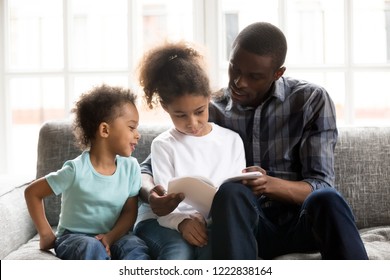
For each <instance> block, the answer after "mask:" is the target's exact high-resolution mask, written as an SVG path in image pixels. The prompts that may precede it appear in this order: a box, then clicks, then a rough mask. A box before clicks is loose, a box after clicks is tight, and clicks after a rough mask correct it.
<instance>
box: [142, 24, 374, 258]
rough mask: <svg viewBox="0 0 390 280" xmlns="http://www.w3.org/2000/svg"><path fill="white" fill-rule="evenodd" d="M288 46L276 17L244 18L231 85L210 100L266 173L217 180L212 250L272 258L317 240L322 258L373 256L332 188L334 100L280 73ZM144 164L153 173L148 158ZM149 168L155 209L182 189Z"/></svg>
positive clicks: (176, 199) (255, 166)
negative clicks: (156, 180) (171, 187)
mask: <svg viewBox="0 0 390 280" xmlns="http://www.w3.org/2000/svg"><path fill="white" fill-rule="evenodd" d="M286 52H287V42H286V39H285V36H284V34H283V33H282V32H281V31H280V30H279V29H278V28H277V27H275V26H273V25H271V24H269V23H262V22H259V23H254V24H251V25H249V26H247V27H246V28H245V29H244V30H242V31H241V32H240V33H239V34H238V36H237V38H236V39H235V41H234V43H233V46H232V52H231V58H230V63H229V86H228V88H225V89H222V90H221V91H220V92H219V95H218V96H216V97H215V98H214V99H213V102H212V104H211V106H210V119H211V121H214V122H216V123H217V124H219V125H221V126H224V127H227V128H229V129H232V130H234V131H236V132H238V133H239V134H240V136H241V137H242V139H243V141H244V144H245V149H246V158H247V166H251V167H250V168H248V170H249V171H253V170H260V171H261V172H262V173H263V174H264V176H262V177H261V178H259V179H255V180H251V181H249V180H248V181H245V182H242V183H243V184H245V185H246V186H248V187H244V186H243V185H242V184H237V183H229V184H224V185H222V186H221V187H220V188H219V190H218V192H217V194H216V196H215V198H214V201H213V207H212V211H211V216H212V220H213V225H212V232H211V242H212V248H213V257H214V258H215V259H256V258H258V257H260V258H263V259H271V258H274V257H277V256H279V255H283V254H287V253H292V252H307V251H313V250H319V251H320V253H321V255H322V258H323V259H368V257H367V253H366V250H365V248H364V245H363V243H362V240H361V238H360V236H359V233H358V230H357V228H356V226H355V222H354V217H353V214H352V211H351V209H350V208H349V206H348V204H347V203H346V201H345V199H344V198H343V197H342V196H341V194H339V193H338V192H337V191H336V190H335V189H334V166H333V165H334V147H335V145H336V141H337V127H336V117H335V109H334V105H333V102H332V100H331V98H330V97H329V95H328V93H327V92H326V90H324V89H323V88H321V87H319V86H316V85H314V84H310V83H307V82H305V81H301V80H295V79H292V78H285V77H282V76H283V74H284V72H285V69H286V68H285V67H284V66H283V64H284V61H285V57H286ZM260 166H261V167H260ZM143 170H144V172H146V173H147V172H149V174H151V167H150V166H148V164H147V163H144V164H143ZM148 170H149V171H148ZM144 178H145V180H144V190H143V192H144V193H147V192H148V190H149V192H148V193H149V194H148V196H149V197H148V201H149V203H150V205H151V207H152V209H153V211H154V212H155V213H156V214H157V215H165V214H167V213H169V212H171V211H172V210H173V209H175V208H176V206H177V205H178V203H180V201H181V200H182V199H183V196H182V194H170V195H163V194H161V193H160V192H159V190H160V188H159V187H158V186H156V187H154V185H153V183H152V177H151V176H150V175H146V174H144ZM151 189H153V190H151ZM248 237H250V238H248Z"/></svg>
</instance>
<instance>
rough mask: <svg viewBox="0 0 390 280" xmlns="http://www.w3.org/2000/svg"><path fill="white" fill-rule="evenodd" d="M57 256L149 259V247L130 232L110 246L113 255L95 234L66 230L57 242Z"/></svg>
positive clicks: (70, 257) (100, 258)
mask: <svg viewBox="0 0 390 280" xmlns="http://www.w3.org/2000/svg"><path fill="white" fill-rule="evenodd" d="M54 249H55V252H56V255H57V257H59V258H60V259H63V260H109V259H113V260H148V259H150V257H149V254H148V247H147V246H146V244H145V243H144V242H143V241H142V240H141V239H140V238H138V237H137V236H135V235H133V234H131V233H129V234H125V235H124V236H122V237H121V238H120V239H119V240H117V241H116V242H115V243H114V244H112V245H111V247H110V252H111V257H110V256H109V255H108V254H107V252H106V249H105V248H104V246H103V243H102V242H101V241H99V240H97V239H96V238H95V236H94V235H88V234H84V233H73V232H70V231H65V232H64V234H63V235H61V236H59V237H58V238H57V239H56V242H55V247H54Z"/></svg>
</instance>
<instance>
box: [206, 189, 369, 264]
mask: <svg viewBox="0 0 390 280" xmlns="http://www.w3.org/2000/svg"><path fill="white" fill-rule="evenodd" d="M211 215H212V219H213V225H212V230H211V232H212V234H211V235H212V238H213V248H212V249H213V257H214V258H215V259H256V258H258V257H260V258H262V259H272V258H275V257H277V256H280V255H283V254H288V253H297V252H310V251H320V253H321V255H322V258H323V259H367V258H368V257H367V252H366V250H365V248H364V245H363V242H362V240H361V238H360V235H359V232H358V230H357V228H356V225H355V221H354V216H353V214H352V211H351V209H350V208H349V206H348V204H347V202H346V201H345V199H344V198H343V197H342V196H341V195H340V194H339V193H338V192H337V191H336V190H335V189H334V188H326V189H320V190H316V191H313V192H312V193H311V194H309V196H308V197H307V198H306V200H305V201H304V203H303V205H301V206H299V205H288V204H281V203H277V202H276V201H272V200H269V199H266V198H265V197H262V198H260V199H257V198H256V197H255V196H254V195H253V194H252V192H251V190H250V189H249V188H247V187H245V186H243V185H241V184H237V183H227V184H224V185H222V186H221V187H220V188H219V191H218V192H217V194H216V196H215V198H214V201H213V206H212V209H211Z"/></svg>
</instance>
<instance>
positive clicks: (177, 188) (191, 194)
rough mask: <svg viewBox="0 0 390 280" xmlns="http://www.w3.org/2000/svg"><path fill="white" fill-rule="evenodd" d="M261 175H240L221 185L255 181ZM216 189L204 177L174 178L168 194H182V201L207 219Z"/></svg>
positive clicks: (250, 173)
mask: <svg viewBox="0 0 390 280" xmlns="http://www.w3.org/2000/svg"><path fill="white" fill-rule="evenodd" d="M261 175H262V173H261V172H258V171H255V172H246V173H240V174H237V175H235V176H233V177H229V178H227V179H225V180H224V181H223V182H222V184H223V183H226V182H237V181H241V180H249V179H256V178H258V177H260V176H261ZM218 187H219V186H214V184H213V183H212V182H211V181H210V180H209V179H208V178H205V177H201V176H184V177H176V178H173V179H171V180H170V181H169V183H168V193H184V195H185V199H184V201H185V202H186V203H187V204H189V205H191V206H192V207H194V208H195V209H196V210H197V211H199V213H201V214H202V215H203V216H204V217H206V218H207V217H208V215H209V212H210V208H211V204H212V202H213V199H214V195H215V193H216V192H217V189H218Z"/></svg>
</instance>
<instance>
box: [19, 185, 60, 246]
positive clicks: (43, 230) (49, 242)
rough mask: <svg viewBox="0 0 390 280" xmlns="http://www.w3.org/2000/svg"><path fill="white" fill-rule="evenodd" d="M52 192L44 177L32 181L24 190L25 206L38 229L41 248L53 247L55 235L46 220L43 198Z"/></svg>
mask: <svg viewBox="0 0 390 280" xmlns="http://www.w3.org/2000/svg"><path fill="white" fill-rule="evenodd" d="M51 194H53V191H52V189H51V188H50V186H49V184H48V183H47V181H46V179H45V178H40V179H38V180H36V181H34V182H32V183H31V184H30V185H29V186H28V187H27V188H26V190H25V191H24V197H25V199H26V203H27V208H28V211H29V213H30V216H31V218H32V220H33V222H34V224H35V227H36V229H37V231H38V234H39V237H40V241H39V246H40V248H41V249H42V250H49V249H51V248H53V247H54V241H55V239H56V236H55V234H54V232H53V230H52V228H51V226H50V224H49V222H48V221H47V218H46V214H45V208H44V205H43V198H45V197H47V196H49V195H51Z"/></svg>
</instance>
